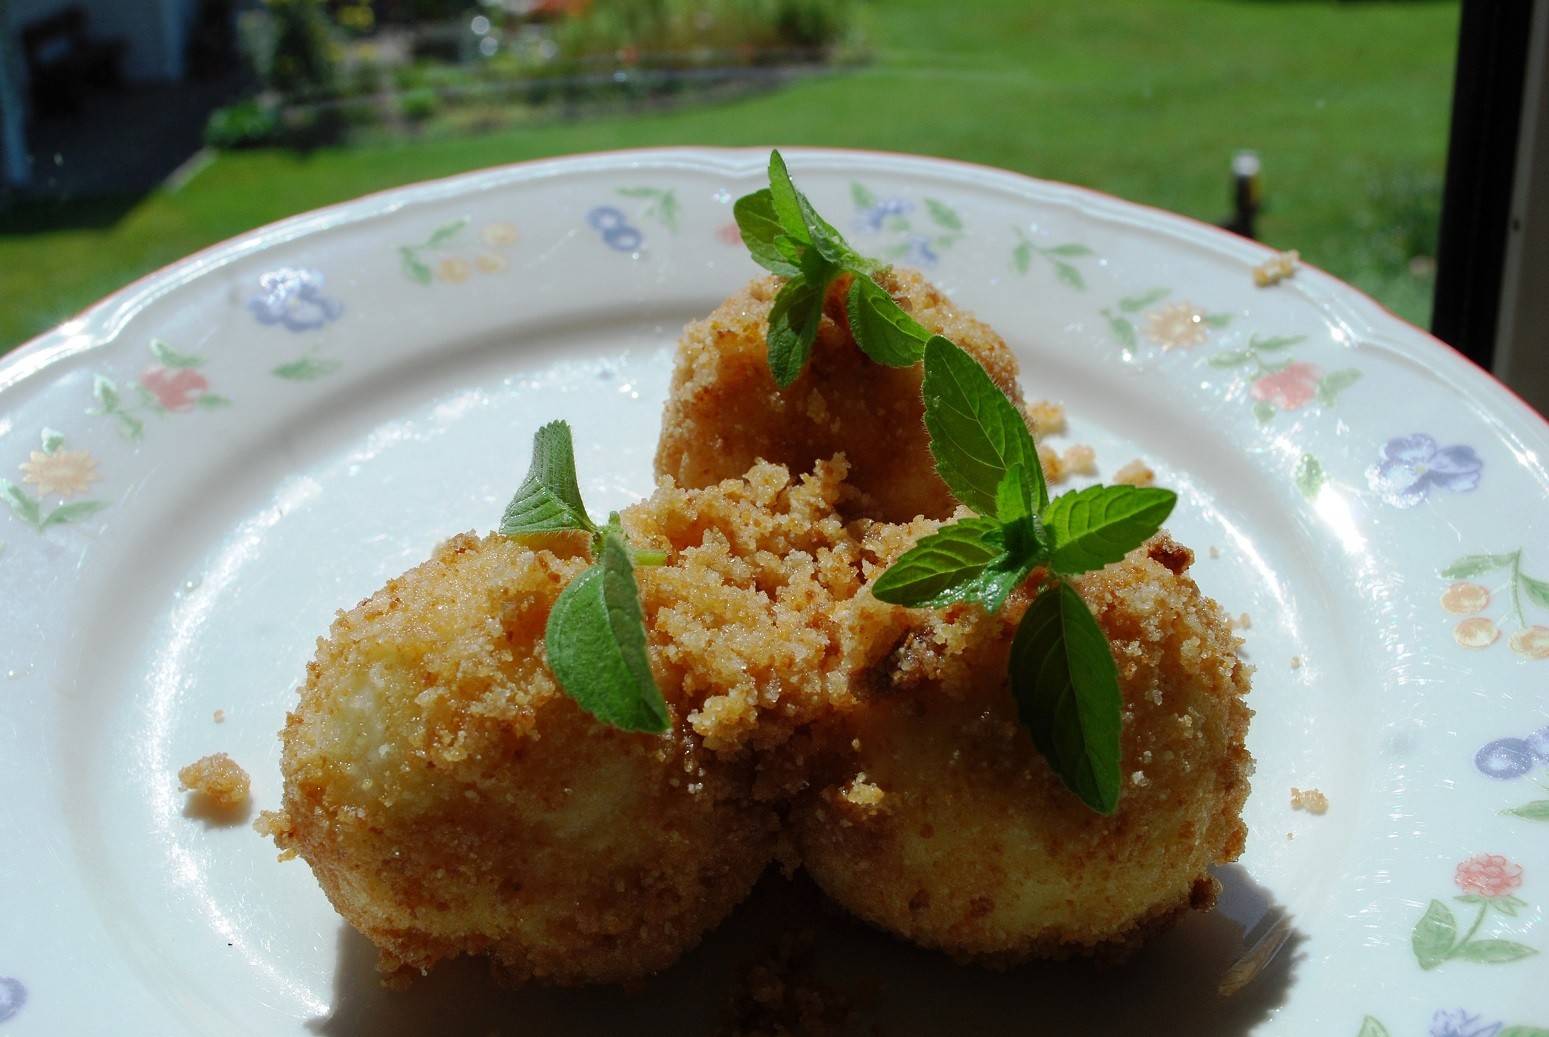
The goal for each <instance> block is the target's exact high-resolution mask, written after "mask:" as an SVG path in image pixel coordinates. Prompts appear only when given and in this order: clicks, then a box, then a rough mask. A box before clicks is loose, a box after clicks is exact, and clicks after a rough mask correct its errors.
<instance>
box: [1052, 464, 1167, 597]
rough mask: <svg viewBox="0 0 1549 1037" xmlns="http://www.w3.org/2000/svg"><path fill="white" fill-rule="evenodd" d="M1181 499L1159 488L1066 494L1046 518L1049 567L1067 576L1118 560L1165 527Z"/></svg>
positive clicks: (1091, 488) (1099, 488)
mask: <svg viewBox="0 0 1549 1037" xmlns="http://www.w3.org/2000/svg"><path fill="white" fill-rule="evenodd" d="M1177 503H1178V495H1177V494H1176V493H1174V492H1173V491H1171V490H1164V489H1161V488H1160V487H1156V486H1088V487H1087V488H1086V489H1084V490H1079V491H1077V492H1075V493H1066V494H1061V495H1060V496H1058V497H1056V498H1055V499H1054V500H1053V501H1051V502H1050V503H1049V506H1048V507H1046V508H1044V509H1043V512H1042V514H1041V516H1040V517H1041V518H1042V519H1043V524H1044V528H1045V529H1047V530H1048V531H1049V537H1050V539H1051V540H1052V542H1053V544H1052V547H1051V549H1050V554H1049V566H1050V568H1052V569H1053V570H1054V571H1055V572H1057V573H1061V574H1064V575H1066V576H1074V575H1075V574H1076V573H1084V572H1089V571H1090V570H1092V569H1101V568H1102V567H1103V566H1105V565H1108V564H1109V563H1110V562H1117V561H1118V560H1119V559H1121V558H1123V557H1124V556H1125V555H1127V554H1129V552H1131V551H1133V550H1134V549H1135V548H1137V547H1139V546H1140V545H1141V544H1143V543H1145V542H1146V540H1147V539H1149V538H1150V536H1151V534H1153V533H1155V532H1156V531H1157V530H1158V529H1160V528H1162V523H1163V522H1166V521H1167V516H1168V515H1170V514H1172V510H1173V506H1174V505H1176V504H1177Z"/></svg>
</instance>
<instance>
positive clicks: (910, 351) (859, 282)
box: [845, 274, 930, 367]
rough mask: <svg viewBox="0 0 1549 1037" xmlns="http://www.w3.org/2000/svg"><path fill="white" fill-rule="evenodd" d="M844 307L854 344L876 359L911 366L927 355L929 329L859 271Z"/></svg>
mask: <svg viewBox="0 0 1549 1037" xmlns="http://www.w3.org/2000/svg"><path fill="white" fill-rule="evenodd" d="M845 310H846V312H847V313H848V314H849V317H850V333H851V334H852V335H854V336H855V344H856V345H857V346H859V347H860V348H861V352H863V353H865V354H866V355H867V356H869V357H871V359H873V360H875V361H876V362H877V363H879V364H886V365H887V366H889V367H908V366H910V365H912V364H917V363H919V362H920V358H921V357H922V356H924V355H925V343H926V342H927V341H928V340H929V339H930V332H929V331H926V330H925V328H924V327H923V326H922V325H921V324H920V322H919V321H917V320H915V319H914V318H913V317H911V316H909V314H907V313H905V312H904V310H903V307H901V306H899V305H898V303H896V302H894V301H893V297H892V296H891V295H889V294H888V293H887V292H886V290H884V289H883V288H882V287H881V286H880V285H878V284H877V283H876V282H875V281H873V280H872V279H871V278H869V277H867V276H865V275H864V274H857V275H856V276H855V280H854V281H853V282H852V283H851V284H850V294H849V296H848V297H847V299H846V300H845Z"/></svg>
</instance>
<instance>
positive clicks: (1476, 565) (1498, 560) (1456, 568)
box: [1441, 554, 1516, 580]
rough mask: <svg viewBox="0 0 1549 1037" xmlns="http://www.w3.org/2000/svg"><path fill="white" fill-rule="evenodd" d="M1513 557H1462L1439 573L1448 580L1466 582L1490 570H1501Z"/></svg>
mask: <svg viewBox="0 0 1549 1037" xmlns="http://www.w3.org/2000/svg"><path fill="white" fill-rule="evenodd" d="M1515 557H1516V556H1515V555H1509V554H1504V555H1484V554H1481V555H1464V556H1463V557H1462V558H1459V559H1458V560H1457V561H1455V562H1453V563H1452V564H1451V565H1449V566H1447V567H1446V568H1445V569H1443V570H1442V571H1441V576H1442V577H1443V578H1444V579H1448V580H1467V579H1471V578H1473V577H1475V576H1478V575H1480V574H1482V573H1487V572H1489V571H1490V570H1492V569H1503V568H1505V567H1506V566H1508V565H1510V564H1511V563H1512V560H1513V559H1514V558H1515Z"/></svg>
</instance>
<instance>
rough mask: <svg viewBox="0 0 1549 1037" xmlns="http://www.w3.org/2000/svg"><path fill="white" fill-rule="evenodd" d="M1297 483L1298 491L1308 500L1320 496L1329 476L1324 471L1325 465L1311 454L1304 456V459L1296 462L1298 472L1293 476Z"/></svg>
mask: <svg viewBox="0 0 1549 1037" xmlns="http://www.w3.org/2000/svg"><path fill="white" fill-rule="evenodd" d="M1292 478H1293V480H1294V481H1295V482H1296V488H1297V490H1299V491H1301V495H1302V496H1303V497H1306V498H1307V499H1308V500H1312V499H1313V498H1314V497H1316V496H1317V495H1318V491H1320V490H1322V489H1323V486H1324V484H1325V483H1327V482H1328V475H1327V474H1326V473H1325V472H1324V471H1323V464H1322V462H1320V461H1319V460H1318V459H1317V458H1316V457H1313V456H1312V455H1311V454H1303V455H1302V459H1301V460H1300V461H1298V462H1296V472H1295V473H1294V474H1293V476H1292Z"/></svg>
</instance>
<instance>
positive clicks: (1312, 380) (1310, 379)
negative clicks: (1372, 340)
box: [1206, 335, 1361, 424]
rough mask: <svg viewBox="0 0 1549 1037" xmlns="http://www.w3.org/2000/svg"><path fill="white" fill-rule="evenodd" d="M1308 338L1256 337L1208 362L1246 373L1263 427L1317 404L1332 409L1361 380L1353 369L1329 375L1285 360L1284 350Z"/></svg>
mask: <svg viewBox="0 0 1549 1037" xmlns="http://www.w3.org/2000/svg"><path fill="white" fill-rule="evenodd" d="M1306 338H1307V337H1306V336H1305V335H1271V336H1266V337H1263V338H1261V337H1259V336H1258V335H1253V336H1251V337H1250V338H1249V339H1248V342H1247V344H1246V345H1244V346H1241V347H1239V348H1236V349H1227V350H1223V351H1221V352H1219V353H1216V354H1215V355H1214V356H1212V357H1211V358H1210V359H1209V360H1208V361H1206V362H1207V363H1208V364H1209V365H1210V366H1211V367H1215V368H1220V369H1222V370H1231V371H1241V372H1245V373H1246V375H1247V377H1248V379H1249V382H1248V394H1249V395H1250V396H1251V397H1252V398H1253V400H1254V404H1253V416H1254V417H1256V418H1258V420H1259V422H1260V423H1261V424H1263V423H1267V422H1270V421H1273V420H1274V418H1275V415H1276V414H1279V413H1283V412H1289V411H1297V410H1301V409H1303V408H1304V407H1306V406H1307V405H1309V404H1311V403H1313V402H1314V401H1316V402H1317V403H1318V404H1319V405H1320V406H1322V407H1332V406H1333V405H1334V401H1335V400H1337V399H1338V398H1339V394H1340V393H1342V392H1344V391H1345V390H1346V389H1348V388H1350V386H1352V385H1354V384H1355V383H1356V382H1357V381H1359V380H1360V377H1361V372H1360V371H1358V370H1356V369H1355V368H1352V367H1345V368H1339V369H1338V370H1334V371H1328V372H1325V371H1324V369H1323V368H1322V367H1321V366H1319V365H1318V364H1315V363H1312V362H1310V361H1307V360H1294V359H1291V358H1289V357H1285V358H1284V359H1282V353H1283V351H1284V350H1287V349H1290V348H1291V347H1293V346H1296V345H1298V344H1300V343H1302V342H1304V341H1306Z"/></svg>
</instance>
